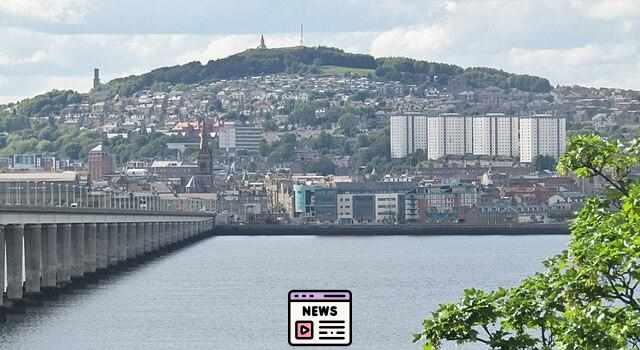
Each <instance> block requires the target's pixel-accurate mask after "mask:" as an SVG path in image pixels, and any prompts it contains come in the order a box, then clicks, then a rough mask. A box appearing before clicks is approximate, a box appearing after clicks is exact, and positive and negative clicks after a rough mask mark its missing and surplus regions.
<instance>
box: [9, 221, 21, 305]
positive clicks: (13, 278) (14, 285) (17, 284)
mask: <svg viewBox="0 0 640 350" xmlns="http://www.w3.org/2000/svg"><path fill="white" fill-rule="evenodd" d="M4 235H5V240H6V246H7V247H6V248H7V299H9V300H20V299H22V272H23V268H22V252H23V248H24V245H23V244H24V243H23V239H24V227H23V226H22V225H6V226H5V232H4Z"/></svg>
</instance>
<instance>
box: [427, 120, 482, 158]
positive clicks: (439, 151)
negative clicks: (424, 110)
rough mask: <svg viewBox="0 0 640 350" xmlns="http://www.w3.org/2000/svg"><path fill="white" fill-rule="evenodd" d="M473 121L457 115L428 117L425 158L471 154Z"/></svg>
mask: <svg viewBox="0 0 640 350" xmlns="http://www.w3.org/2000/svg"><path fill="white" fill-rule="evenodd" d="M472 126H473V119H472V118H471V117H465V116H462V115H460V114H457V113H445V114H441V115H440V116H437V117H429V118H428V122H427V158H428V159H440V158H442V157H444V156H448V155H464V154H467V153H473V127H472Z"/></svg>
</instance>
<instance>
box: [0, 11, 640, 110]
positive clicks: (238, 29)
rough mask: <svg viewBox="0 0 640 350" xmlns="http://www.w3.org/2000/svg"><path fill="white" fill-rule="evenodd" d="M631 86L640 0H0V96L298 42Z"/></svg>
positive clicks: (566, 81)
mask: <svg viewBox="0 0 640 350" xmlns="http://www.w3.org/2000/svg"><path fill="white" fill-rule="evenodd" d="M300 24H304V28H305V45H307V46H318V45H323V46H335V47H339V48H343V49H345V50H346V51H349V52H359V53H369V54H372V55H374V56H376V57H379V56H408V57H412V58H416V59H424V60H429V61H436V62H446V63H452V64H457V65H461V66H463V67H472V66H487V67H494V68H499V69H504V70H506V71H510V72H515V73H527V74H535V75H540V76H543V77H546V78H548V79H549V80H550V81H551V82H552V84H554V85H555V84H561V85H573V84H579V85H586V86H596V87H597V86H605V87H617V88H626V89H638V90H640V0H235V1H226V0H225V1H222V0H219V1H215V0H153V1H150V0H0V38H2V40H1V41H0V103H6V102H13V101H16V100H18V99H21V98H24V97H29V96H33V95H36V94H39V93H43V92H46V91H48V90H51V89H54V88H55V89H74V90H78V91H80V92H86V91H88V90H89V89H90V88H91V85H92V78H93V77H92V75H93V68H94V67H97V68H100V70H101V77H102V80H103V81H108V80H110V79H113V78H117V77H122V76H126V75H130V74H140V73H145V72H147V71H149V70H151V69H153V68H158V67H163V66H167V65H176V64H183V63H187V62H191V61H201V62H203V63H206V62H207V61H208V60H211V59H218V58H222V57H226V56H228V55H230V54H233V53H236V52H240V51H242V50H244V49H247V48H251V47H256V46H257V45H258V43H259V38H260V34H264V35H265V41H266V44H267V46H269V47H282V46H293V45H297V44H298V42H299V30H300V29H299V28H300Z"/></svg>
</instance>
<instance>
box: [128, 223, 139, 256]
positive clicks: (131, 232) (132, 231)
mask: <svg viewBox="0 0 640 350" xmlns="http://www.w3.org/2000/svg"><path fill="white" fill-rule="evenodd" d="M136 230H137V225H136V223H135V222H129V223H127V260H132V259H133V258H135V257H136V249H137V248H136V245H137V243H138V242H137V240H136Z"/></svg>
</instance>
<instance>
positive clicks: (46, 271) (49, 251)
mask: <svg viewBox="0 0 640 350" xmlns="http://www.w3.org/2000/svg"><path fill="white" fill-rule="evenodd" d="M57 248H58V225H57V224H45V225H43V227H42V285H41V288H42V289H47V290H49V291H50V290H52V289H55V288H56V287H57V285H58V281H57V272H58V250H57Z"/></svg>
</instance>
